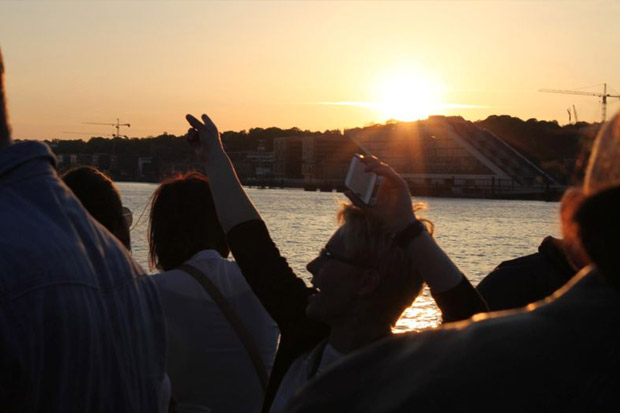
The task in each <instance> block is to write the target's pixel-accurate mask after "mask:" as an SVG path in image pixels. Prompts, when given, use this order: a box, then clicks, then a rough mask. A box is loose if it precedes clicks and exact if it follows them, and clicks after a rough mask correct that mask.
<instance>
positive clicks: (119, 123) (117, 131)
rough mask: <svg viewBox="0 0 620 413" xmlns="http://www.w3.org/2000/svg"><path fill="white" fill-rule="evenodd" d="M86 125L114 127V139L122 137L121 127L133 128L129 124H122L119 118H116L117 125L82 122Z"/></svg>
mask: <svg viewBox="0 0 620 413" xmlns="http://www.w3.org/2000/svg"><path fill="white" fill-rule="evenodd" d="M82 124H84V125H104V126H114V127H115V128H116V134H115V135H113V137H114V138H120V137H121V126H127V127H128V128H129V127H131V124H129V123H121V121H120V120H119V118H116V123H98V122H82Z"/></svg>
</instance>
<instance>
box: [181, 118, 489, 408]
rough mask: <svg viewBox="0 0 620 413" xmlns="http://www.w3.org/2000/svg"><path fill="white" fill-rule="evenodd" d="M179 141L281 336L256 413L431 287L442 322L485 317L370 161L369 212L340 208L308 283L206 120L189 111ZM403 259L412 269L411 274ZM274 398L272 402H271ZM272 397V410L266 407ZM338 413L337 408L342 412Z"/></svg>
mask: <svg viewBox="0 0 620 413" xmlns="http://www.w3.org/2000/svg"><path fill="white" fill-rule="evenodd" d="M187 120H188V121H189V123H190V124H191V126H192V129H190V131H189V132H188V134H189V135H188V139H189V140H190V142H193V143H194V144H195V146H196V149H197V151H198V152H199V153H200V154H201V155H203V156H205V157H206V163H205V169H206V171H207V174H208V176H209V180H210V183H211V190H212V192H213V200H214V202H215V207H216V209H217V213H218V216H219V220H220V222H221V223H222V227H223V228H224V230H225V231H226V235H227V239H228V242H229V245H230V247H231V251H232V252H233V254H234V256H235V259H236V260H237V263H238V264H239V267H240V268H241V270H242V271H243V276H244V277H245V279H246V280H247V281H248V284H250V286H251V287H252V290H253V291H254V292H255V293H256V296H257V297H258V298H259V299H260V301H261V303H262V304H263V305H264V307H265V309H267V311H268V312H269V314H270V315H271V316H272V318H273V319H274V320H275V321H276V322H277V323H278V326H279V327H280V331H281V338H280V344H279V347H278V353H277V355H276V360H275V362H274V367H273V371H272V374H271V377H270V382H269V387H268V388H267V393H266V395H265V403H264V406H263V411H268V410H269V409H270V408H271V411H273V412H281V411H286V404H287V402H288V401H289V399H290V398H291V397H292V396H293V395H294V394H295V393H296V392H298V391H299V389H301V388H303V386H304V385H305V384H306V383H307V382H308V381H310V380H312V379H313V378H314V377H316V376H319V375H320V374H322V373H323V372H324V371H326V370H328V369H329V368H331V366H332V365H333V364H334V363H336V362H337V361H338V360H340V359H342V358H345V357H346V356H347V355H348V354H351V353H353V352H355V351H358V350H359V349H361V348H363V347H365V346H369V345H371V344H373V343H375V342H377V341H379V340H381V339H384V338H386V337H389V336H391V335H392V331H391V327H392V325H393V324H395V323H396V321H397V320H398V318H399V316H400V315H401V313H402V312H403V311H404V310H405V309H406V308H407V307H408V306H409V305H411V303H412V301H413V300H414V299H415V298H416V296H417V295H418V294H419V292H420V289H421V286H422V282H423V281H425V282H427V283H428V285H429V286H430V288H431V291H432V292H433V296H434V297H435V299H436V301H437V303H438V305H439V307H440V308H441V309H442V313H443V316H444V321H454V320H459V319H464V318H467V317H470V316H471V315H473V314H475V313H477V312H479V311H485V310H486V305H485V304H484V301H483V300H482V298H481V297H480V296H479V295H478V294H477V293H476V291H475V290H474V288H473V287H472V286H471V284H470V283H469V281H468V280H467V279H466V278H465V277H464V276H463V275H462V274H461V273H460V272H459V271H458V269H457V268H456V267H455V266H454V265H453V264H452V263H451V262H449V261H448V260H439V264H440V265H434V266H426V265H425V263H426V262H428V261H429V260H428V257H435V256H436V255H437V254H440V255H442V256H443V252H441V250H440V249H439V248H438V247H437V245H436V244H435V241H434V240H433V238H432V237H431V235H430V234H429V233H428V232H427V230H426V226H425V225H424V223H423V222H422V221H421V220H419V219H417V218H416V216H415V214H414V208H413V206H412V202H411V196H410V195H409V189H408V188H407V185H406V183H405V181H404V180H403V179H402V177H400V176H399V175H398V174H397V173H396V172H395V171H394V170H393V169H392V168H390V167H389V166H387V165H385V164H384V163H381V162H380V161H378V160H377V159H372V160H369V161H368V163H367V167H368V168H369V169H372V170H373V171H374V172H376V173H377V174H379V175H381V176H384V177H385V180H384V184H383V186H382V188H381V191H380V192H379V196H378V200H377V203H376V204H375V205H374V206H372V207H371V206H365V205H361V204H360V200H359V199H358V198H357V197H355V196H353V194H348V196H349V197H350V199H351V201H352V202H354V203H355V204H356V205H355V206H353V205H348V206H345V207H343V209H342V210H341V212H340V213H339V218H340V219H339V221H340V224H341V225H340V227H339V228H338V229H337V230H336V231H335V232H334V234H333V235H332V237H331V238H330V239H329V240H328V241H327V243H326V245H325V247H324V248H323V250H322V251H320V252H319V254H318V256H317V257H316V258H315V259H314V260H312V261H311V262H310V263H308V266H307V269H308V271H309V272H310V273H311V274H312V284H313V286H312V287H307V286H306V285H305V283H304V281H303V280H302V279H301V278H299V277H298V276H296V275H295V274H294V272H293V271H292V269H291V268H290V267H289V266H288V264H287V262H286V259H285V258H284V257H282V256H281V255H280V252H279V251H278V249H277V248H276V246H275V244H274V243H273V241H272V239H271V237H270V235H269V232H268V231H267V228H266V226H265V223H264V222H263V221H262V220H261V219H260V215H259V213H258V211H257V210H256V208H255V207H254V205H252V202H251V201H250V200H249V198H248V197H247V194H246V193H245V191H244V189H243V187H242V186H241V184H240V182H239V180H238V178H237V176H236V173H235V170H234V168H233V166H232V163H231V162H230V159H229V158H228V156H227V154H226V153H225V151H224V149H223V148H222V143H221V140H220V135H219V132H218V130H217V127H216V126H215V124H213V122H212V121H211V119H209V117H207V116H206V115H203V116H202V122H200V121H198V120H197V119H196V118H194V117H193V116H191V115H188V116H187ZM410 261H415V262H418V263H419V264H420V267H421V268H422V270H421V271H419V272H418V271H411V269H410V264H411V263H410ZM274 397H275V399H274ZM272 401H273V404H271V403H272ZM343 411H346V410H343Z"/></svg>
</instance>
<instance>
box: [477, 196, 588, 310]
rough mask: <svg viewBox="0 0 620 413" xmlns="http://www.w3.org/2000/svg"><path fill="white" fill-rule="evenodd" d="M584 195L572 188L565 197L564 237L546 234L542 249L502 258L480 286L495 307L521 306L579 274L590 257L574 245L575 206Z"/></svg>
mask: <svg viewBox="0 0 620 413" xmlns="http://www.w3.org/2000/svg"><path fill="white" fill-rule="evenodd" d="M582 198H583V194H582V193H581V192H580V191H576V190H568V191H566V193H565V194H564V196H563V197H562V201H561V207H560V218H561V220H562V228H563V231H564V232H565V234H564V238H562V239H558V238H554V237H551V236H548V237H545V239H544V240H543V241H542V243H541V244H540V246H539V247H538V252H536V253H534V254H530V255H527V256H525V257H519V258H515V259H513V260H509V261H504V262H502V263H501V264H500V265H499V266H497V268H495V269H494V270H493V271H492V272H491V273H490V274H489V275H487V276H486V277H485V278H484V279H482V281H480V283H479V284H478V285H477V286H476V289H477V290H478V292H479V293H480V294H482V296H483V297H484V299H485V300H486V302H487V304H488V305H489V309H490V310H491V311H498V310H508V309H513V308H521V307H525V306H526V305H528V304H530V303H533V302H536V301H539V300H542V299H544V298H546V297H548V296H550V295H551V294H553V293H554V292H555V291H557V290H558V289H559V288H560V287H562V286H563V285H564V284H566V283H567V282H568V281H569V280H570V279H571V278H573V277H574V276H575V274H576V273H577V271H579V270H580V269H581V268H583V267H584V266H586V265H587V264H588V259H587V257H585V256H584V255H583V253H580V252H579V249H578V248H575V246H574V245H572V243H571V240H572V239H574V237H572V236H571V234H569V233H567V231H569V232H570V231H572V230H573V229H572V227H573V225H572V222H571V220H572V217H573V214H574V209H575V208H576V207H578V206H579V203H580V202H581V200H582Z"/></svg>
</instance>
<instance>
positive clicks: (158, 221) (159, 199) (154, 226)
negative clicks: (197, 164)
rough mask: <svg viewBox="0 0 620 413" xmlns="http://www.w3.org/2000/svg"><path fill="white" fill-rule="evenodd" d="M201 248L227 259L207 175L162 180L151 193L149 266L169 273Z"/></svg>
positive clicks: (188, 175) (187, 175)
mask: <svg viewBox="0 0 620 413" xmlns="http://www.w3.org/2000/svg"><path fill="white" fill-rule="evenodd" d="M204 249H215V250H217V251H218V252H219V253H220V255H222V256H223V257H226V256H228V244H227V243H226V236H225V234H224V230H223V229H222V226H221V225H220V221H219V220H218V218H217V214H216V211H215V205H214V204H213V198H212V196H211V188H210V187H209V181H208V179H207V177H206V176H204V175H202V174H200V173H198V172H189V173H187V174H185V175H179V176H177V177H175V178H171V179H168V180H166V181H164V182H163V183H162V184H161V185H160V186H159V188H157V190H156V191H155V193H154V194H153V200H152V201H151V217H150V222H149V264H150V266H151V268H153V267H155V268H158V269H160V270H164V271H168V270H171V269H174V268H176V267H178V266H179V265H181V264H183V263H184V262H185V261H187V260H188V259H190V258H191V257H192V256H193V255H194V254H196V253H197V252H199V251H202V250H204Z"/></svg>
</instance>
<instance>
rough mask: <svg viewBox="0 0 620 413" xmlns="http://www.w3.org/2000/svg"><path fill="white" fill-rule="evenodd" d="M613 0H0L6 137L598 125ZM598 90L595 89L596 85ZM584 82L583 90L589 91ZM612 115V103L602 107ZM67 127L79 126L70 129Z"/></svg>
mask: <svg viewBox="0 0 620 413" xmlns="http://www.w3.org/2000/svg"><path fill="white" fill-rule="evenodd" d="M619 21H620V2H619V1H611V0H609V1H603V0H590V1H510V2H502V1H483V2H476V1H454V2H451V1H436V2H421V1H415V2H404V1H401V2H385V1H381V2H371V1H366V2H353V1H341V2H326V1H323V2H318V1H317V2H301V1H290V2H285V1H277V2H259V1H252V2H206V1H205V2H199V1H189V2H182V1H175V2H162V1H157V2H155V1H139V2H126V1H118V2H58V1H56V2H6V1H2V2H0V47H1V48H2V51H3V53H4V59H5V65H6V86H7V95H8V96H7V97H8V101H9V113H10V118H11V122H12V125H13V136H14V138H17V139H53V138H71V139H76V138H88V137H90V136H92V135H106V134H111V133H113V132H114V129H113V128H112V127H106V126H96V125H84V124H83V122H103V123H107V122H113V121H115V120H116V118H117V117H120V119H121V122H128V123H131V124H132V127H131V128H130V129H124V130H121V133H122V134H127V135H129V136H148V135H158V134H161V133H162V132H164V131H167V132H168V133H173V134H182V133H184V131H185V130H186V128H187V126H186V123H185V121H184V115H185V114H186V113H194V114H200V113H202V112H206V113H209V114H210V115H211V117H212V119H213V120H214V121H215V122H216V123H217V124H218V126H219V128H220V130H241V129H249V128H252V127H269V126H278V127H281V128H290V127H293V126H297V127H299V128H302V129H311V130H325V129H340V128H349V127H355V126H364V125H368V124H371V123H375V122H384V121H385V120H387V119H390V118H394V119H402V120H412V119H417V118H425V117H426V116H428V115H429V114H444V115H461V116H463V117H464V118H466V119H470V120H478V119H484V118H486V117H487V116H488V115H492V114H508V115H512V116H518V117H521V118H524V119H527V118H532V117H534V118H538V119H548V120H554V119H555V120H558V121H559V122H560V123H562V124H564V123H567V122H568V114H567V112H566V110H567V108H568V107H569V106H571V107H572V105H575V107H576V110H577V113H578V116H579V119H580V120H585V121H598V120H600V116H601V115H600V113H601V112H600V111H601V109H600V103H599V100H598V98H596V97H583V96H573V95H561V94H547V93H541V92H538V89H540V88H553V89H578V88H579V89H580V90H583V91H591V92H599V91H601V90H602V83H603V82H607V83H608V84H609V85H610V86H611V87H612V88H614V89H612V90H611V93H614V94H618V91H620V70H619V68H620V23H618V22H619ZM593 85H599V86H593ZM589 86H593V87H589ZM619 108H620V104H619V103H618V99H613V100H611V101H610V105H609V107H608V113H614V112H615V111H617V110H618V109H619ZM68 132H77V133H68Z"/></svg>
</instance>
